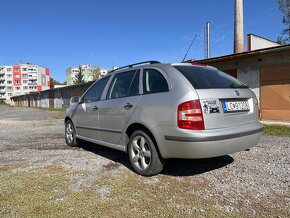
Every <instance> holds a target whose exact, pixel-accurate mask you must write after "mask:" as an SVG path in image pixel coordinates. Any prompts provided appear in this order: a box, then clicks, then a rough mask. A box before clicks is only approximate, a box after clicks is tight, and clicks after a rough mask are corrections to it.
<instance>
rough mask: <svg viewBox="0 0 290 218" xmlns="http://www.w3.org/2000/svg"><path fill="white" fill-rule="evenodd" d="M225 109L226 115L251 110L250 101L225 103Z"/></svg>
mask: <svg viewBox="0 0 290 218" xmlns="http://www.w3.org/2000/svg"><path fill="white" fill-rule="evenodd" d="M223 108H224V112H225V113H231V112H240V111H249V110H250V107H249V103H248V101H224V102H223Z"/></svg>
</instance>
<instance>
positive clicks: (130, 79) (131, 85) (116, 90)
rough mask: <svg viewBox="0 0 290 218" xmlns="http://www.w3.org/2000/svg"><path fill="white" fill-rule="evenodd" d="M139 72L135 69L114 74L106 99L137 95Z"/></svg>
mask: <svg viewBox="0 0 290 218" xmlns="http://www.w3.org/2000/svg"><path fill="white" fill-rule="evenodd" d="M139 74H140V73H139V71H136V70H131V71H127V72H124V73H118V74H116V75H115V77H114V78H113V80H112V82H111V85H110V88H109V91H108V95H107V99H114V98H123V97H127V96H134V95H138V94H139Z"/></svg>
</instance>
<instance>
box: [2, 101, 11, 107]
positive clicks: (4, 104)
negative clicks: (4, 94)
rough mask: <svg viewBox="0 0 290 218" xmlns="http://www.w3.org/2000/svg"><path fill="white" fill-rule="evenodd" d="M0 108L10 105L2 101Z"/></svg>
mask: <svg viewBox="0 0 290 218" xmlns="http://www.w3.org/2000/svg"><path fill="white" fill-rule="evenodd" d="M0 106H10V104H7V103H5V102H4V101H0Z"/></svg>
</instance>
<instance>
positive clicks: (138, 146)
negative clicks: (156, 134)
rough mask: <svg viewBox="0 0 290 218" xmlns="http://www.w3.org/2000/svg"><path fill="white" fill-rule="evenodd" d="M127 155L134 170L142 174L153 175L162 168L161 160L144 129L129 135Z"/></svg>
mask: <svg viewBox="0 0 290 218" xmlns="http://www.w3.org/2000/svg"><path fill="white" fill-rule="evenodd" d="M128 156H129V160H130V163H131V166H132V168H133V169H134V171H135V172H136V173H138V174H140V175H142V176H154V175H156V174H158V173H160V172H161V171H162V170H163V166H164V163H163V160H162V158H161V157H160V155H159V154H158V152H157V150H156V145H155V144H154V142H153V140H152V138H151V136H150V134H148V133H147V132H146V131H143V130H137V131H135V132H133V134H132V135H131V136H130V140H129V144H128Z"/></svg>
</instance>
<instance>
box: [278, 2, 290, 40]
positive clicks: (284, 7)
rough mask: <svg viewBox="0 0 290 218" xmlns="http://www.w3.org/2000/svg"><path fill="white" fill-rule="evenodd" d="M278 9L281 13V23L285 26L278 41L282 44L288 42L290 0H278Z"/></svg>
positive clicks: (289, 37) (289, 38) (289, 34)
mask: <svg viewBox="0 0 290 218" xmlns="http://www.w3.org/2000/svg"><path fill="white" fill-rule="evenodd" d="M278 4H279V9H280V11H281V12H282V14H283V20H282V22H283V24H284V25H285V28H284V29H283V30H282V33H281V36H279V37H278V42H279V43H280V44H282V45H286V44H289V43H290V0H278Z"/></svg>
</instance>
